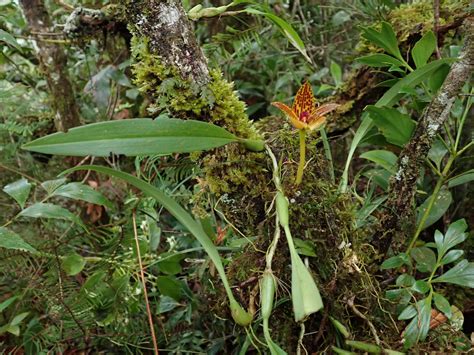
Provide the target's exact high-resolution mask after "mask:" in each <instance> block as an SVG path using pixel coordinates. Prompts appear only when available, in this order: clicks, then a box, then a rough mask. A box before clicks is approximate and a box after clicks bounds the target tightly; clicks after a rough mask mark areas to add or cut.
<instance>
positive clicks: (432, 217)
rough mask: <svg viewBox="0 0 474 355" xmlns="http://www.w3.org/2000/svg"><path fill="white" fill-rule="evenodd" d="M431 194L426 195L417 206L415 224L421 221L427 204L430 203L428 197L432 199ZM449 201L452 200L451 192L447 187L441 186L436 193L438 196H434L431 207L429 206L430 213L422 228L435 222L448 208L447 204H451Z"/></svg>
mask: <svg viewBox="0 0 474 355" xmlns="http://www.w3.org/2000/svg"><path fill="white" fill-rule="evenodd" d="M432 198H433V196H430V197H428V198H427V199H426V200H425V201H424V202H423V203H422V204H421V206H419V207H418V208H417V218H416V224H417V225H419V224H420V223H421V218H422V216H423V215H424V213H425V211H426V209H427V207H428V205H429V204H430V199H432ZM451 202H453V196H452V195H451V192H450V191H449V190H448V189H445V188H442V189H441V190H440V192H439V193H438V196H436V200H435V202H434V204H433V207H432V208H431V211H430V214H429V215H428V218H427V219H426V221H425V223H424V225H423V228H422V229H425V228H428V227H429V226H431V225H432V224H434V223H435V222H437V221H438V220H439V219H440V218H441V217H443V215H444V214H445V213H446V211H447V210H448V208H449V206H450V205H451Z"/></svg>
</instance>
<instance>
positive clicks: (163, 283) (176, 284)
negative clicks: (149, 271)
mask: <svg viewBox="0 0 474 355" xmlns="http://www.w3.org/2000/svg"><path fill="white" fill-rule="evenodd" d="M156 286H157V287H158V290H159V291H160V293H161V294H162V295H164V296H168V297H171V298H173V299H174V300H176V301H180V300H181V299H182V298H183V284H182V281H179V280H178V279H177V278H176V277H173V276H158V279H157V280H156Z"/></svg>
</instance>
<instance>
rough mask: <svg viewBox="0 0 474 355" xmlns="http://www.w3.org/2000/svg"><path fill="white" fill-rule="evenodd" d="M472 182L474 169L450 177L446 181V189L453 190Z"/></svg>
mask: <svg viewBox="0 0 474 355" xmlns="http://www.w3.org/2000/svg"><path fill="white" fill-rule="evenodd" d="M471 181H474V169H471V170H468V171H465V172H463V173H462V174H459V175H457V176H455V177H452V178H451V179H449V180H448V187H449V188H453V187H455V186H458V185H462V184H465V183H467V182H471Z"/></svg>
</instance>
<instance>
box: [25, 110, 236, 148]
mask: <svg viewBox="0 0 474 355" xmlns="http://www.w3.org/2000/svg"><path fill="white" fill-rule="evenodd" d="M237 140H238V139H237V137H235V136H234V135H233V134H231V133H229V132H227V131H226V130H225V129H224V128H221V127H218V126H215V125H213V124H210V123H206V122H200V121H193V120H187V121H184V120H179V119H171V118H157V119H155V120H151V119H146V118H143V119H139V118H136V119H125V120H117V121H107V122H99V123H93V124H89V125H85V126H81V127H76V128H73V129H70V130H69V131H68V132H67V133H63V132H58V133H54V134H51V135H49V136H46V137H42V138H39V139H36V140H34V141H33V142H30V143H27V144H25V145H24V146H23V149H26V150H30V151H35V152H40V153H46V154H56V155H73V156H84V155H94V156H109V155H110V154H111V153H113V154H124V155H128V156H136V155H153V154H171V153H189V152H194V151H201V150H207V149H212V148H217V147H220V146H222V145H225V144H228V143H231V142H236V141H237Z"/></svg>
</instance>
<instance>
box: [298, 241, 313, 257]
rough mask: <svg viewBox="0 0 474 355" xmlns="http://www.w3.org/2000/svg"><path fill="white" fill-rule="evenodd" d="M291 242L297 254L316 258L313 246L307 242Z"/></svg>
mask: <svg viewBox="0 0 474 355" xmlns="http://www.w3.org/2000/svg"><path fill="white" fill-rule="evenodd" d="M293 241H294V242H295V247H296V251H297V252H298V254H300V255H305V256H316V252H315V250H314V245H312V244H311V243H310V242H309V241H307V240H302V239H299V238H294V239H293Z"/></svg>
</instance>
